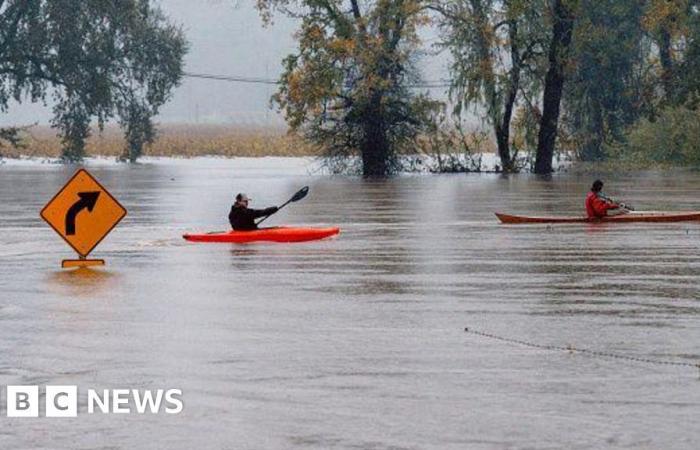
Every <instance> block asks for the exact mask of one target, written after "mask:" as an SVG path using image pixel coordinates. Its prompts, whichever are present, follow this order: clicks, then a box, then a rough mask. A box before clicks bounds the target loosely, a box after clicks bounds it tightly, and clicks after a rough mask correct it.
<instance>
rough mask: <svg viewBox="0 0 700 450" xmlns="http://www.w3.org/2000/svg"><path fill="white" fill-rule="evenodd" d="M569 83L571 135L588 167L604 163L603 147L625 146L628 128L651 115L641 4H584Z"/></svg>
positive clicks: (589, 0) (626, 0) (585, 0)
mask: <svg viewBox="0 0 700 450" xmlns="http://www.w3.org/2000/svg"><path fill="white" fill-rule="evenodd" d="M581 2H582V5H581V10H582V12H583V13H582V14H581V15H580V17H579V18H578V20H577V22H576V26H575V29H574V38H573V45H572V55H571V65H570V67H569V78H568V81H567V84H566V93H565V102H566V113H565V114H566V116H565V117H566V121H565V125H566V129H567V130H568V132H569V133H570V134H571V135H572V138H573V142H574V143H575V149H576V150H577V152H578V154H579V156H580V157H581V159H583V160H586V161H592V160H600V159H602V158H604V156H605V155H604V153H603V143H604V142H612V141H619V140H620V139H621V138H622V135H623V133H624V129H625V127H626V126H628V125H630V124H632V123H633V122H634V121H635V120H636V119H637V118H639V117H640V115H641V114H643V113H644V110H645V98H647V97H648V96H649V95H650V90H651V89H653V88H652V87H651V86H650V83H649V80H648V79H647V78H648V77H647V72H646V71H645V69H644V65H643V64H642V62H643V60H644V55H645V52H649V51H650V48H649V45H648V42H646V41H645V40H644V39H643V38H644V36H643V30H642V28H641V26H640V21H641V20H642V16H643V13H644V9H643V5H642V3H641V2H639V1H637V0H617V1H614V2H607V1H606V2H600V1H596V0H581Z"/></svg>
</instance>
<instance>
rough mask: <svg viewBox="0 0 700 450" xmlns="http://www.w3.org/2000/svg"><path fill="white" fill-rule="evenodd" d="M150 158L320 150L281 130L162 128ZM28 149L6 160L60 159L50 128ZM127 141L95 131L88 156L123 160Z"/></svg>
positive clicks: (7, 151) (34, 136)
mask: <svg viewBox="0 0 700 450" xmlns="http://www.w3.org/2000/svg"><path fill="white" fill-rule="evenodd" d="M158 130H159V135H158V138H157V140H156V142H154V143H153V145H151V146H149V147H147V148H146V151H145V155H146V156H174V157H186V158H191V157H196V156H224V157H235V156H249V157H258V156H315V155H317V154H318V151H317V149H316V148H314V147H313V146H312V145H311V144H310V143H308V142H307V141H305V140H304V139H303V138H301V137H299V136H296V135H290V134H288V133H287V132H286V130H284V129H280V128H256V127H242V126H234V125H174V124H168V125H161V126H160V127H159V128H158ZM23 143H24V145H25V147H24V148H18V149H15V148H10V147H4V148H2V149H0V154H1V155H2V156H5V157H18V156H20V155H23V156H30V157H58V156H60V155H61V142H60V139H59V138H58V137H57V136H56V131H55V130H53V129H51V128H50V127H45V126H36V127H32V128H30V129H29V130H28V132H27V133H26V135H25V136H24V139H23ZM123 149H124V139H123V137H122V134H121V131H120V130H119V128H117V127H114V126H110V127H107V128H105V130H104V131H102V132H101V133H100V132H99V131H98V130H94V133H93V136H92V137H90V139H89V140H88V142H87V149H86V150H87V156H114V157H117V156H119V155H120V154H121V153H122V151H123Z"/></svg>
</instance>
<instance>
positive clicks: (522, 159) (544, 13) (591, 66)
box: [257, 0, 700, 175]
mask: <svg viewBox="0 0 700 450" xmlns="http://www.w3.org/2000/svg"><path fill="white" fill-rule="evenodd" d="M257 4H258V7H259V9H260V11H261V14H262V17H263V19H264V20H265V21H269V20H270V19H271V17H272V15H273V13H274V12H275V11H281V12H282V13H284V14H288V15H290V16H293V17H297V18H299V19H300V22H301V24H300V27H299V30H298V32H297V38H298V48H297V51H296V52H295V53H294V54H292V55H289V56H288V57H287V58H286V59H285V61H284V68H285V71H284V73H283V75H282V78H281V87H280V89H279V91H278V93H277V94H276V95H275V96H274V99H273V100H274V101H275V102H276V104H277V105H279V107H280V108H281V109H282V111H283V112H284V113H285V115H286V118H287V121H288V123H289V125H290V126H291V127H292V128H293V129H295V130H299V131H301V132H303V133H304V135H305V136H306V137H307V138H308V139H310V140H311V141H312V142H314V143H316V144H319V145H320V146H321V147H322V148H324V149H325V152H326V155H327V157H328V158H329V161H330V162H331V163H333V164H332V165H333V167H334V168H336V169H338V170H348V169H349V167H348V166H347V165H348V164H352V163H353V162H354V161H357V160H358V159H357V158H352V157H351V158H348V157H349V156H359V157H360V160H361V162H362V166H361V167H359V168H358V169H359V170H361V171H362V172H363V173H364V174H365V175H385V174H388V173H391V172H394V171H397V170H401V169H402V158H401V155H402V154H405V153H410V150H411V149H415V148H416V143H417V142H418V143H419V144H420V147H421V148H423V149H424V150H425V151H431V149H432V151H434V152H436V153H438V154H444V152H446V151H447V152H449V149H450V148H452V151H453V153H454V152H463V153H465V155H466V158H470V157H472V156H473V152H474V151H475V149H474V147H473V145H470V143H472V144H473V143H474V142H479V141H480V140H479V139H476V138H475V137H474V136H466V135H465V132H463V127H462V126H461V123H462V119H461V114H462V112H464V111H468V110H470V111H476V112H479V113H482V114H483V121H484V123H485V124H486V125H487V126H488V127H489V128H490V129H491V133H492V135H493V136H494V137H495V141H496V145H497V151H498V156H499V158H500V162H501V164H500V167H499V170H502V171H505V172H514V171H518V170H522V169H523V168H525V167H528V168H530V169H531V170H533V171H535V172H537V173H548V172H551V171H552V160H553V157H554V154H555V149H560V150H561V149H563V150H565V151H567V152H573V153H575V154H576V155H577V156H578V157H579V158H580V159H582V160H587V161H593V160H602V159H605V158H606V157H608V156H611V155H612V156H616V157H631V158H648V159H651V160H658V161H675V162H680V163H683V162H689V161H699V160H700V150H698V146H697V145H695V144H696V143H700V130H699V128H700V126H698V114H697V113H696V106H697V99H698V92H699V91H700V79H698V74H700V70H698V69H700V41H699V38H700V6H699V5H700V2H699V1H694V0H615V1H599V0H500V1H496V0H449V1H420V0H376V1H368V2H360V1H357V0H348V1H341V0H305V1H292V0H258V1H257ZM426 27H432V28H437V29H438V30H439V33H440V37H441V39H440V42H439V43H438V44H437V46H436V47H437V48H438V49H440V50H442V51H446V52H449V54H450V55H451V56H452V58H451V60H452V63H451V66H450V75H451V77H450V78H451V82H450V83H451V86H450V89H449V93H450V98H451V101H452V102H451V103H452V104H453V105H456V106H455V107H454V108H451V110H450V111H446V107H445V105H444V104H441V103H440V102H437V101H435V100H434V99H431V98H430V97H429V96H428V95H427V94H426V93H420V92H416V91H415V90H413V89H409V87H410V86H411V85H413V84H415V83H416V82H417V81H418V80H419V78H418V74H417V71H416V69H415V66H414V62H415V60H416V58H417V57H418V56H419V54H420V52H421V51H424V50H426V45H425V44H424V43H422V42H421V41H420V38H419V36H420V32H421V30H422V29H423V28H426ZM650 137H653V139H650ZM669 139H670V141H669ZM482 141H483V139H482ZM476 150H478V149H476ZM453 156H454V155H453ZM454 161H456V164H457V165H459V166H460V167H461V168H463V169H464V170H471V168H473V165H472V164H470V163H469V161H467V162H466V163H465V161H464V160H463V159H459V158H457V159H454ZM446 170H450V167H447V168H446Z"/></svg>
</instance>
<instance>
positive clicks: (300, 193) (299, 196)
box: [256, 186, 309, 225]
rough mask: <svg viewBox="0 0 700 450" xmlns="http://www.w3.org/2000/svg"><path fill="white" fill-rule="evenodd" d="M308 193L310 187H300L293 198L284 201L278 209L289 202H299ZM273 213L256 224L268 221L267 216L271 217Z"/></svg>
mask: <svg viewBox="0 0 700 450" xmlns="http://www.w3.org/2000/svg"><path fill="white" fill-rule="evenodd" d="M308 193H309V187H308V186H304V187H303V188H301V189H299V190H298V191H297V193H296V194H294V195H292V198H290V199H289V200H287V201H286V202H284V203H282V205H281V206H280V207H279V208H277V211H279V210H280V209H282V208H284V207H285V206H287V205H288V204H290V203H292V202H298V201H299V200H301V199H302V198H304V197H306V194H308ZM277 211H275V212H277ZM272 214H274V213H272ZM272 214H268V215H267V216H265V217H263V218H262V219H260V220H259V221H258V223H257V224H256V225H260V224H261V223H263V222H264V221H266V220H267V218H268V217H270V216H271V215H272Z"/></svg>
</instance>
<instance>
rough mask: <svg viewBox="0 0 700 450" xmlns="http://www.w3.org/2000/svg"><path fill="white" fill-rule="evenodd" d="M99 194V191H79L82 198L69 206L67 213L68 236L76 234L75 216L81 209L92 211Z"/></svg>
mask: <svg viewBox="0 0 700 450" xmlns="http://www.w3.org/2000/svg"><path fill="white" fill-rule="evenodd" d="M99 196H100V192H99V191H97V192H78V197H80V200H78V201H77V202H75V203H74V204H73V206H71V207H70V208H68V212H67V213H66V236H72V235H74V234H75V217H76V216H77V215H78V213H79V212H80V211H82V210H83V209H86V208H87V210H88V212H92V209H93V208H94V207H95V203H97V197H99Z"/></svg>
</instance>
